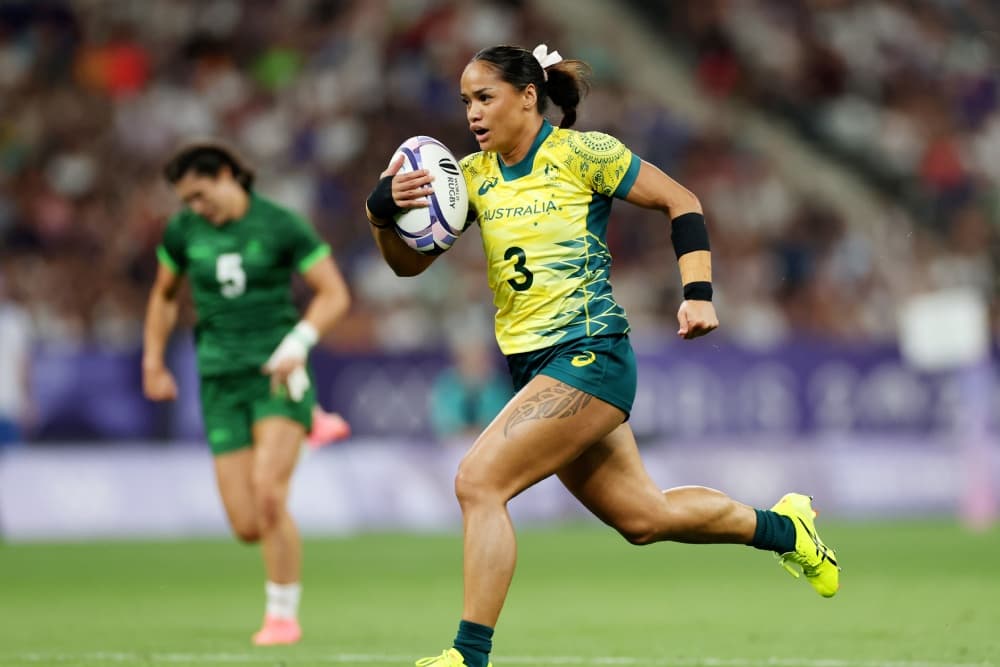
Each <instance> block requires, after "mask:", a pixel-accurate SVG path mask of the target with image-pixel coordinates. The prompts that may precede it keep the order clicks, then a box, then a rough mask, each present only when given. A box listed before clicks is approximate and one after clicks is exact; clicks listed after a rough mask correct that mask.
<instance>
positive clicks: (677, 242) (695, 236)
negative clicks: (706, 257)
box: [670, 213, 711, 258]
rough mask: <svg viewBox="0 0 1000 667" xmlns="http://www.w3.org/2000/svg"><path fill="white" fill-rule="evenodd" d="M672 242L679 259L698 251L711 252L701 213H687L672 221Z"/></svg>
mask: <svg viewBox="0 0 1000 667" xmlns="http://www.w3.org/2000/svg"><path fill="white" fill-rule="evenodd" d="M670 241H671V242H672V243H673V244H674V252H675V253H676V254H677V257H678V258H680V256H681V255H686V254H688V253H689V252H694V251H696V250H711V248H710V247H709V245H708V229H707V228H706V227H705V218H704V216H702V214H701V213H685V214H683V215H679V216H677V217H676V218H674V219H673V220H671V221H670Z"/></svg>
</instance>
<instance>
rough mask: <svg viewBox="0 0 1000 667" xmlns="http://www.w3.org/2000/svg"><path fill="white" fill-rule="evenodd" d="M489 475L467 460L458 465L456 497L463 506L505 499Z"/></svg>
mask: <svg viewBox="0 0 1000 667" xmlns="http://www.w3.org/2000/svg"><path fill="white" fill-rule="evenodd" d="M495 481H496V480H493V479H491V478H490V476H489V475H486V474H484V473H483V471H482V470H481V469H480V468H479V467H477V466H475V465H472V464H470V463H467V462H466V461H462V463H461V464H460V465H459V466H458V474H457V475H455V497H456V498H458V504H459V505H461V506H462V508H463V509H464V508H468V507H473V506H476V505H483V504H486V503H494V502H503V501H504V500H505V499H504V498H503V497H502V494H501V493H500V492H499V490H498V488H497V487H496V485H495Z"/></svg>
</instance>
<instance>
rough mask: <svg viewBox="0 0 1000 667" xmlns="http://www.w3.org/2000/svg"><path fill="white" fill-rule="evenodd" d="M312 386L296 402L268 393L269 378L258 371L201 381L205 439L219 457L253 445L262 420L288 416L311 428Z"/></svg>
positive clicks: (307, 429)
mask: <svg viewBox="0 0 1000 667" xmlns="http://www.w3.org/2000/svg"><path fill="white" fill-rule="evenodd" d="M315 404H316V388H315V383H313V385H312V386H310V387H309V390H308V391H307V392H306V395H305V396H303V397H302V400H301V401H299V402H298V403H296V402H295V401H293V400H291V399H290V398H288V397H287V396H286V395H284V394H282V395H274V394H272V393H271V378H270V377H268V376H267V375H263V374H261V373H260V372H258V371H247V372H245V373H233V374H231V375H215V376H210V377H203V378H201V416H202V419H203V420H204V422H205V438H206V439H207V440H208V445H209V447H211V449H212V454H214V455H216V456H218V455H219V454H224V453H226V452H231V451H233V450H236V449H242V448H244V447H249V446H251V445H252V444H253V430H252V429H253V425H254V422H256V421H258V420H260V419H263V418H264V417H275V416H278V417H288V418H289V419H291V420H293V421H297V422H298V423H300V424H302V426H304V427H305V429H306V431H307V432H308V431H309V430H310V429H311V428H312V410H313V405H315Z"/></svg>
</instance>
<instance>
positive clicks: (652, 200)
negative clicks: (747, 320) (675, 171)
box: [625, 160, 719, 339]
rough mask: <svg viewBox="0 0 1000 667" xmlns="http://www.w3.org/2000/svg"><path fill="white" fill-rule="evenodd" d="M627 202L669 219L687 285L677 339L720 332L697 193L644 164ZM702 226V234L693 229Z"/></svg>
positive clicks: (710, 262) (680, 309) (682, 278)
mask: <svg viewBox="0 0 1000 667" xmlns="http://www.w3.org/2000/svg"><path fill="white" fill-rule="evenodd" d="M625 199H626V201H629V202H631V203H633V204H636V205H637V206H641V207H643V208H648V209H655V210H660V211H663V212H664V213H666V215H667V217H669V218H670V221H671V226H672V230H671V237H672V238H673V240H674V245H675V249H676V250H677V251H678V257H677V266H678V268H679V269H680V274H681V284H683V285H684V301H683V302H682V303H681V305H680V308H679V309H678V310H677V323H678V329H677V335H678V336H680V337H681V338H684V339H691V338H698V337H699V336H704V335H705V334H708V333H711V332H712V331H714V330H715V329H717V328H718V326H719V318H718V316H717V315H716V314H715V306H713V305H712V302H711V284H712V253H711V252H710V251H709V249H708V237H707V235H706V234H704V233H703V232H704V224H705V223H704V218H703V217H702V211H701V202H700V201H698V198H697V197H696V196H695V195H694V193H692V192H691V191H690V190H688V189H687V188H685V187H684V186H683V185H681V184H680V183H678V182H677V181H675V180H674V179H672V178H670V176H668V175H667V174H666V173H664V172H663V171H661V170H660V169H658V168H657V167H655V166H654V165H652V164H650V163H648V162H646V161H645V160H643V162H642V166H641V167H640V168H639V174H638V176H637V177H636V179H635V184H634V185H633V186H632V189H631V190H630V191H629V193H628V195H627V196H626V198H625ZM699 225H700V226H701V230H700V232H702V233H698V231H699V230H693V229H692V227H697V226H699ZM679 238H680V239H682V240H681V241H680V245H679V241H678V239H679ZM688 239H694V240H693V241H688ZM686 243H690V244H691V245H690V246H688V245H686Z"/></svg>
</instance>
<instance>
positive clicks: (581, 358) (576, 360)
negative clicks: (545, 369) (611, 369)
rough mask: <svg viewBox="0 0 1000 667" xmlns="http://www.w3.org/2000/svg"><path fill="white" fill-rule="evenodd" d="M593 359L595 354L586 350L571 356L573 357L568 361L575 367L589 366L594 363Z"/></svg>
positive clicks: (595, 356)
mask: <svg viewBox="0 0 1000 667" xmlns="http://www.w3.org/2000/svg"><path fill="white" fill-rule="evenodd" d="M595 359H597V355H596V354H594V353H593V352H590V351H589V350H588V351H587V352H584V353H583V354H578V355H576V356H575V357H573V359H572V360H571V361H570V362H569V363H571V364H573V365H574V366H576V367H577V368H582V367H583V366H589V365H590V364H592V363H594V360H595Z"/></svg>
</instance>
